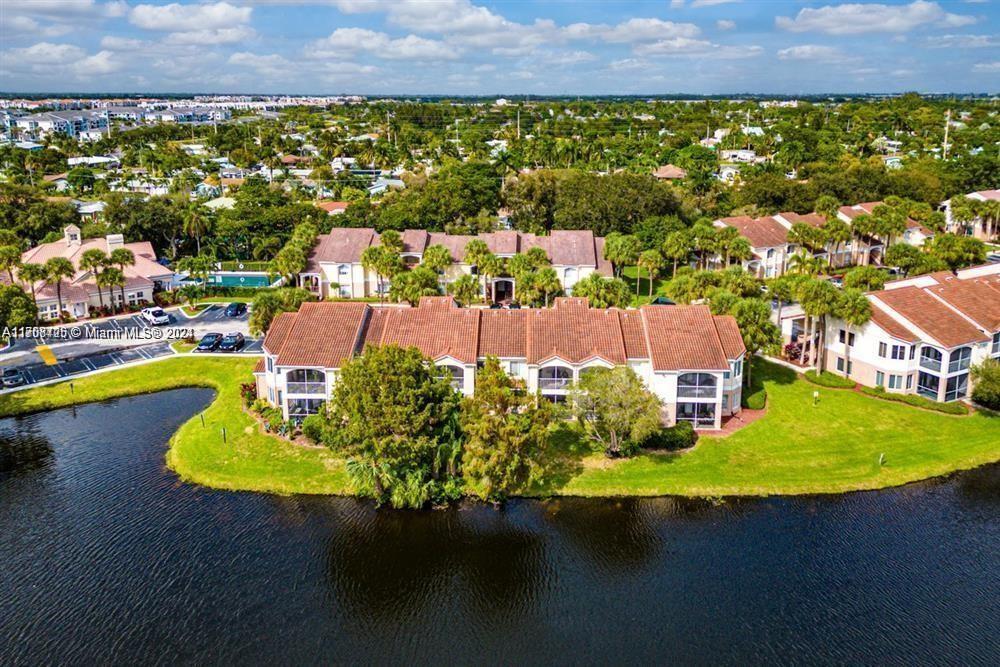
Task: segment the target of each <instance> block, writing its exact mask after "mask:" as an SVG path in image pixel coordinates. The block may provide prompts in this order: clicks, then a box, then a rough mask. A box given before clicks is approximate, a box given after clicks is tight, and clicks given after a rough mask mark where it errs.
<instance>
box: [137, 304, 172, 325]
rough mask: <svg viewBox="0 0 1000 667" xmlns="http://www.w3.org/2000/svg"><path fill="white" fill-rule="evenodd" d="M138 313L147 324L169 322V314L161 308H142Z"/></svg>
mask: <svg viewBox="0 0 1000 667" xmlns="http://www.w3.org/2000/svg"><path fill="white" fill-rule="evenodd" d="M139 315H140V316H141V317H142V319H144V320H146V323H147V324H154V325H155V324H170V316H169V315H167V314H166V313H165V312H163V309H162V308H143V309H142V310H141V311H139Z"/></svg>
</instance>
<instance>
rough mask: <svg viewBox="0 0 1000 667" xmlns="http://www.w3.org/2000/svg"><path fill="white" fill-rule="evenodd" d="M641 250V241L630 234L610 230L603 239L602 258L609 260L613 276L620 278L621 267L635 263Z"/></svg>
mask: <svg viewBox="0 0 1000 667" xmlns="http://www.w3.org/2000/svg"><path fill="white" fill-rule="evenodd" d="M641 252H642V243H641V242H640V241H639V239H638V238H637V237H635V236H632V235H631V234H619V233H618V232H612V233H610V234H608V236H607V238H605V239H604V259H606V260H608V261H609V262H611V266H612V267H613V270H614V277H615V278H620V277H621V275H622V269H623V268H625V267H626V266H627V265H629V264H635V263H636V261H637V260H638V259H639V254H640V253H641Z"/></svg>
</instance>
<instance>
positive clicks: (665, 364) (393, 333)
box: [264, 297, 744, 371]
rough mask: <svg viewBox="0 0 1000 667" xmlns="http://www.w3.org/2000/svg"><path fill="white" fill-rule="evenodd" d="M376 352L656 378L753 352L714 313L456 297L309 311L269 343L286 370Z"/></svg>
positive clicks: (336, 363)
mask: <svg viewBox="0 0 1000 667" xmlns="http://www.w3.org/2000/svg"><path fill="white" fill-rule="evenodd" d="M371 345H399V346H402V347H409V346H412V347H416V348H417V349H419V350H420V351H421V352H422V353H423V354H424V355H426V356H428V357H430V358H432V359H440V358H442V357H445V356H448V357H452V358H454V359H456V360H458V361H459V362H461V363H465V364H473V363H475V362H476V361H477V360H478V359H481V358H483V357H485V356H488V355H494V356H498V357H505V358H515V359H518V358H520V359H525V360H526V361H527V362H528V363H532V364H534V363H540V362H544V361H546V360H549V359H552V358H556V357H558V358H560V359H563V360H565V361H567V362H569V363H581V362H584V361H588V360H590V359H594V358H600V359H603V360H605V361H608V362H610V363H613V364H624V363H625V361H626V360H627V359H649V358H650V352H652V355H653V357H652V362H653V368H654V370H658V371H670V370H725V369H727V368H728V361H727V359H731V358H736V357H738V356H739V355H740V354H742V353H743V351H744V350H743V342H742V338H741V337H740V335H739V331H738V329H737V328H736V325H735V321H734V320H732V318H729V317H713V316H712V314H711V312H710V311H709V309H708V308H707V307H705V306H645V307H643V308H642V310H641V311H634V310H633V311H623V310H618V309H607V310H602V309H596V308H589V307H588V305H587V301H586V299H580V298H563V299H558V300H557V302H556V304H555V306H554V307H553V308H551V309H528V308H525V309H521V310H483V309H479V308H458V307H457V306H456V304H455V302H454V300H453V299H451V298H450V297H432V298H425V299H423V300H421V304H420V306H418V307H416V308H396V307H382V308H376V307H372V306H369V305H368V304H364V303H356V302H339V303H334V302H313V303H307V304H303V306H302V308H301V309H300V310H299V312H298V313H297V314H282V315H279V316H278V317H277V318H275V320H274V322H273V323H272V324H271V329H270V330H269V331H268V334H267V337H266V338H265V339H264V348H265V351H266V352H267V353H268V354H277V355H278V364H279V365H281V366H323V367H326V368H338V367H340V366H341V365H342V364H343V362H344V360H346V359H347V358H349V357H350V356H351V355H352V354H356V353H357V352H359V351H360V350H361V349H363V348H365V347H368V346H371Z"/></svg>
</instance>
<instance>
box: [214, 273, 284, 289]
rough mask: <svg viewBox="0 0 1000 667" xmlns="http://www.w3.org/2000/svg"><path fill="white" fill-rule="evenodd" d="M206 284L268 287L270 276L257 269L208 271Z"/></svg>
mask: <svg viewBox="0 0 1000 667" xmlns="http://www.w3.org/2000/svg"><path fill="white" fill-rule="evenodd" d="M208 285H214V286H216V287H270V286H271V278H270V276H268V274H266V273H260V272H257V271H219V272H217V273H210V274H209V276H208Z"/></svg>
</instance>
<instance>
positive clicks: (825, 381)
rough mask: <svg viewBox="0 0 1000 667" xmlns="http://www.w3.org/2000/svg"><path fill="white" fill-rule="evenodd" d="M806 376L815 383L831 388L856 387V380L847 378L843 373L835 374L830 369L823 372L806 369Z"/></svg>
mask: <svg viewBox="0 0 1000 667" xmlns="http://www.w3.org/2000/svg"><path fill="white" fill-rule="evenodd" d="M805 376H806V379H807V380H809V381H810V382H812V383H813V384H818V385H819V386H821V387H829V388H830V389H854V385H855V382H854V380H850V379H848V378H845V377H844V376H842V375H835V374H833V373H831V372H830V371H823V372H822V373H817V372H816V371H806V372H805Z"/></svg>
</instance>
